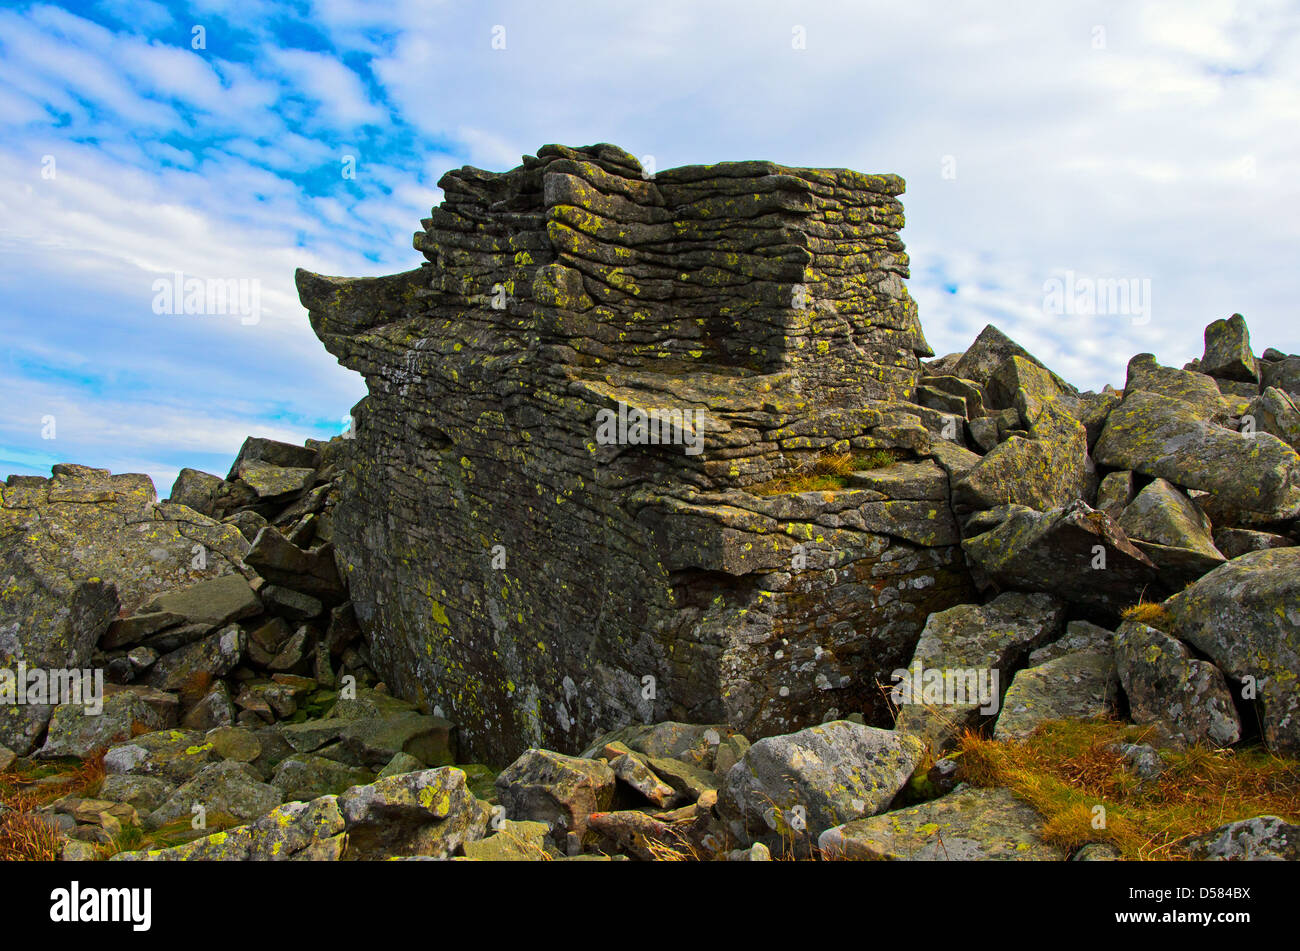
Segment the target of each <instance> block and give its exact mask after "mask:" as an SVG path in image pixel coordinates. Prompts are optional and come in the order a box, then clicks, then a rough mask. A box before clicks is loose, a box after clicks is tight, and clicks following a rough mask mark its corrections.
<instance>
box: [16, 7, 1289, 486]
mask: <svg viewBox="0 0 1300 951" xmlns="http://www.w3.org/2000/svg"><path fill="white" fill-rule="evenodd" d="M196 37H201V38H202V41H203V42H202V44H201V45H200V44H197V43H196ZM502 39H504V48H495V47H500V46H501V45H502V43H501V40H502ZM494 40H496V41H497V42H496V43H495V44H494ZM196 46H197V47H199V48H196ZM600 141H608V142H614V143H617V144H619V145H621V146H623V147H624V148H627V149H628V150H629V151H631V152H633V153H634V154H636V155H639V156H652V157H653V161H654V163H655V165H656V167H658V168H661V169H662V168H668V167H671V166H674V165H682V164H693V163H703V162H716V161H724V160H730V159H746V158H765V159H771V160H774V161H777V162H781V163H784V164H788V165H810V166H837V167H849V168H855V169H859V170H862V171H867V172H886V171H888V172H896V173H898V174H901V175H903V176H904V177H905V178H906V179H907V182H908V189H907V193H906V194H905V195H904V196H903V201H904V205H905V208H906V211H907V220H908V224H907V228H906V229H905V231H904V232H903V237H904V239H905V240H906V242H907V244H908V250H909V252H910V254H911V258H912V280H911V282H910V287H911V291H912V293H913V295H914V296H915V297H916V298H917V301H918V303H919V306H920V311H921V319H922V323H923V325H924V327H925V330H926V333H927V335H928V337H929V340H930V343H931V344H932V345H933V347H934V348H935V350H936V351H938V352H939V353H944V352H949V351H953V350H959V349H963V348H964V347H965V346H967V345H968V344H969V342H970V341H971V339H972V338H973V337H974V336H975V334H977V333H978V332H979V330H980V328H981V327H982V326H983V325H984V324H986V323H989V322H992V323H996V324H998V325H999V326H1000V327H1002V328H1003V329H1004V330H1006V331H1007V332H1008V333H1010V334H1011V335H1012V336H1013V337H1015V338H1017V339H1018V340H1020V341H1021V342H1022V343H1023V344H1024V345H1025V346H1027V347H1029V349H1030V350H1032V351H1033V352H1035V353H1036V354H1038V355H1039V356H1040V357H1041V358H1042V359H1043V360H1044V361H1045V362H1047V363H1048V364H1049V365H1050V366H1052V367H1053V368H1054V369H1056V370H1057V371H1058V372H1060V373H1061V374H1062V375H1064V376H1065V377H1067V378H1068V379H1070V380H1071V381H1073V382H1075V383H1076V384H1078V385H1080V386H1083V387H1092V388H1097V387H1100V386H1101V385H1102V384H1104V383H1107V382H1112V383H1115V384H1117V385H1120V384H1122V383H1123V372H1124V364H1125V363H1126V361H1127V359H1128V357H1129V356H1130V355H1132V354H1134V353H1138V352H1143V351H1150V352H1154V353H1155V354H1156V355H1157V356H1158V357H1159V358H1160V359H1161V360H1162V361H1164V362H1167V363H1172V364H1175V365H1181V364H1182V363H1184V362H1185V361H1186V360H1188V359H1190V358H1191V357H1193V356H1197V355H1199V353H1200V351H1201V346H1202V342H1201V331H1202V328H1203V327H1204V325H1205V324H1206V323H1208V322H1209V321H1211V320H1213V319H1215V318H1217V317H1222V316H1227V315H1228V314H1231V313H1233V312H1234V311H1239V312H1241V313H1243V314H1244V315H1245V316H1246V318H1247V320H1248V321H1249V322H1250V325H1251V328H1252V333H1253V337H1254V341H1255V347H1256V350H1257V352H1258V351H1260V350H1263V349H1264V348H1265V347H1267V346H1274V347H1277V348H1279V349H1281V350H1285V351H1287V352H1295V351H1300V312H1298V307H1297V303H1296V297H1297V295H1296V265H1295V261H1296V257H1297V249H1298V248H1300V240H1298V239H1300V12H1298V11H1297V6H1296V4H1294V3H1270V2H1266V0H1265V2H1255V3H1235V2H1229V0H1224V2H1190V0H1189V2H1177V3H1142V2H1126V3H1052V4H1043V3H1031V2H1010V3H1000V4H997V5H994V6H991V7H989V6H987V5H974V4H960V5H959V4H953V3H950V2H938V0H934V2H926V0H923V2H916V3H907V4H899V3H871V2H865V3H847V2H846V3H829V2H822V3H818V2H815V0H814V2H807V0H804V2H792V0H743V2H732V0H709V2H708V3H699V2H695V0H680V2H679V0H660V2H656V3H653V4H611V3H608V2H605V0H602V2H595V3H586V2H565V3H545V2H539V0H529V2H525V3H490V2H483V3H480V2H474V3H470V2H460V3H436V2H421V3H415V2H406V0H395V2H389V3H383V4H378V3H360V2H352V0H321V2H314V0H303V2H297V3H283V4H273V3H263V2H260V0H238V2H225V0H197V2H193V3H172V4H161V3H153V2H148V0H145V2H135V0H133V2H127V0H101V2H87V3H68V4H62V5H54V4H41V3H31V4H26V3H18V4H9V5H8V6H7V7H6V8H5V9H3V10H0V333H2V334H3V339H4V343H5V347H4V351H3V353H4V357H3V361H4V362H3V372H2V373H0V400H2V401H3V405H4V406H5V408H6V412H4V413H3V414H0V474H5V473H9V472H17V473H31V474H44V473H47V472H48V470H49V467H50V466H51V465H52V464H53V463H55V462H61V461H70V462H80V463H84V464H89V465H96V466H102V467H106V468H110V469H112V470H113V471H115V472H125V471H135V472H147V473H149V474H150V475H151V476H153V478H154V480H155V483H156V484H157V485H158V487H159V493H160V495H163V496H165V495H166V494H167V490H168V488H169V487H170V484H171V481H172V479H173V478H174V476H175V473H176V471H177V470H178V469H179V468H181V467H182V466H194V467H197V468H202V469H206V470H209V471H214V472H218V473H224V472H225V470H226V468H227V467H228V466H229V462H230V460H231V458H232V457H233V455H234V453H235V452H236V450H237V449H238V446H239V444H240V442H241V441H242V440H243V438H244V436H246V435H249V434H256V435H266V436H273V437H277V438H283V439H289V440H291V441H295V442H300V441H301V440H302V439H304V438H306V437H308V436H314V437H327V436H330V435H332V434H334V433H337V432H338V431H339V430H340V427H341V419H342V417H344V415H345V414H346V413H347V410H348V408H349V407H350V406H351V405H352V404H353V403H355V402H356V401H357V400H358V399H359V398H360V397H361V396H363V395H364V392H365V391H364V386H363V384H362V382H361V380H360V379H359V377H357V376H356V375H355V374H353V373H350V372H348V371H345V370H343V369H341V368H339V367H338V366H337V364H335V362H334V360H333V359H332V358H331V357H330V356H329V355H328V354H326V353H325V351H324V349H323V348H322V347H321V346H320V344H319V343H318V342H317V341H316V339H315V337H314V336H313V335H312V333H311V330H310V328H309V327H308V325H307V319H306V314H305V313H304V312H303V310H302V308H301V306H300V305H299V304H298V302H297V298H296V295H295V293H294V290H293V271H294V268H295V267H297V266H300V265H301V266H304V267H307V268H310V269H312V270H315V271H320V272H323V273H328V274H346V275H362V274H384V273H391V272H393V271H397V270H405V269H407V268H410V267H413V266H415V265H416V264H418V263H419V261H420V257H419V255H418V254H417V253H416V252H415V251H413V250H412V249H411V232H412V231H414V230H415V229H416V228H418V227H419V219H420V218H421V217H423V216H425V215H427V214H428V210H429V208H430V207H431V206H432V205H435V204H437V202H438V201H439V200H440V197H441V196H440V193H439V191H438V189H437V187H436V183H437V180H438V178H439V177H440V176H441V174H442V173H443V172H445V171H446V170H448V169H450V168H455V167H459V166H461V165H464V164H467V163H468V164H472V165H477V166H480V167H483V168H490V169H506V168H510V167H512V166H514V165H517V164H518V163H519V159H520V156H521V155H523V154H525V153H532V152H535V151H536V149H537V148H538V147H539V146H541V145H543V144H545V143H548V142H560V143H565V144H570V145H583V144H589V143H592V142H600ZM348 156H351V157H352V163H351V165H352V168H353V169H354V171H355V174H354V175H352V176H348V175H345V174H344V169H345V160H346V157H348ZM51 173H52V174H51ZM176 272H180V273H182V274H183V275H185V276H186V277H193V278H198V279H201V280H208V279H214V280H227V279H233V280H239V281H244V282H249V283H251V282H256V286H257V287H258V288H259V290H260V312H259V315H260V319H259V320H258V321H257V322H256V323H250V322H245V321H241V319H240V318H239V317H238V316H234V315H216V316H211V315H188V316H186V315H181V316H171V315H166V314H162V315H160V314H158V313H155V311H154V307H153V303H154V298H155V291H154V282H155V281H156V280H158V279H160V278H161V279H170V278H171V275H173V274H175V273H176ZM1066 272H1071V273H1073V274H1074V275H1075V276H1076V278H1077V279H1078V280H1081V281H1083V282H1087V281H1089V280H1094V279H1096V280H1123V281H1126V282H1130V281H1131V282H1137V283H1136V284H1135V285H1134V286H1135V287H1139V288H1143V289H1145V290H1146V292H1147V293H1149V304H1150V308H1149V313H1144V314H1143V315H1142V317H1141V318H1138V317H1136V316H1135V315H1134V313H1131V312H1130V313H1101V314H1095V315H1086V314H1085V315H1080V314H1062V313H1059V312H1056V311H1054V310H1053V309H1052V308H1051V307H1046V306H1045V303H1044V302H1045V282H1047V281H1050V280H1051V279H1052V278H1054V277H1061V276H1063V275H1065V274H1066ZM1144 299H1145V298H1144ZM51 419H52V421H53V429H52V430H51V428H50V425H49V423H50V421H51ZM49 435H53V437H54V438H44V437H46V436H49Z"/></svg>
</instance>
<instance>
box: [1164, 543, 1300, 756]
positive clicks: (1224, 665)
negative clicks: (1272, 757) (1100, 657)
mask: <svg viewBox="0 0 1300 951" xmlns="http://www.w3.org/2000/svg"><path fill="white" fill-rule="evenodd" d="M1165 607H1166V609H1167V610H1168V613H1169V617H1170V619H1171V621H1170V627H1169V631H1170V633H1171V634H1173V635H1174V636H1176V637H1178V638H1179V639H1180V640H1184V641H1186V642H1187V643H1188V644H1190V645H1192V646H1193V647H1195V648H1196V649H1197V650H1198V651H1200V652H1201V653H1202V654H1204V655H1205V656H1206V657H1208V658H1209V659H1210V660H1211V661H1213V662H1214V663H1215V664H1216V665H1217V666H1218V667H1219V669H1220V670H1222V671H1223V673H1224V674H1226V675H1227V676H1229V677H1231V678H1233V679H1234V680H1239V681H1240V680H1243V679H1244V678H1247V677H1250V678H1253V683H1254V685H1255V692H1256V694H1257V697H1258V701H1257V702H1258V704H1259V708H1260V720H1261V722H1262V724H1263V733H1264V740H1265V742H1266V743H1267V744H1268V747H1269V749H1271V750H1273V751H1274V752H1276V753H1279V754H1282V755H1295V754H1297V753H1300V691H1298V690H1296V682H1297V679H1300V548H1273V549H1268V550H1266V551H1256V552H1251V553H1249V554H1246V555H1242V556H1241V557H1240V558H1234V559H1233V560H1232V561H1230V562H1228V563H1227V564H1225V565H1222V566H1220V567H1218V568H1216V569H1214V571H1211V572H1210V573H1209V574H1208V575H1206V576H1205V577H1203V578H1202V579H1201V580H1200V581H1197V582H1196V583H1195V584H1193V585H1192V586H1191V587H1189V588H1187V589H1186V590H1184V591H1182V592H1181V593H1179V594H1177V595H1175V596H1174V597H1172V598H1170V599H1169V600H1168V601H1167V602H1165Z"/></svg>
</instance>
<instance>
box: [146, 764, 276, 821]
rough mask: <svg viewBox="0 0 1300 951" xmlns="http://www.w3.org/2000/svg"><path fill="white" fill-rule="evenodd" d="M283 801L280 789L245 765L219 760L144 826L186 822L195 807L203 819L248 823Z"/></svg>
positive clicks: (194, 778)
mask: <svg viewBox="0 0 1300 951" xmlns="http://www.w3.org/2000/svg"><path fill="white" fill-rule="evenodd" d="M282 798H283V797H282V796H281V794H280V790H279V789H277V788H276V787H274V786H271V785H268V784H267V783H264V782H262V777H261V776H259V775H258V774H257V772H256V771H255V770H254V769H253V768H252V767H251V766H249V765H248V764H247V763H238V762H235V761H233V760H221V761H219V762H215V763H210V764H208V765H207V766H205V767H203V769H201V770H199V771H198V772H197V773H196V774H195V775H194V776H193V777H192V778H191V779H189V780H187V781H186V782H185V783H184V784H182V785H181V786H180V787H179V788H178V789H177V790H176V791H175V792H174V793H172V794H171V795H170V796H169V797H168V798H167V799H166V801H165V802H163V804H162V805H160V806H159V807H158V808H157V809H155V810H154V811H153V812H151V813H150V814H149V817H148V819H147V820H146V825H148V826H150V827H151V828H155V829H156V828H158V827H159V826H162V825H166V824H167V823H169V822H173V821H175V820H177V819H188V818H190V817H191V815H192V814H193V810H194V807H195V806H196V805H197V806H201V807H202V808H203V810H204V814H205V817H206V816H207V815H212V816H217V815H226V816H233V817H234V818H235V819H238V820H240V821H242V822H250V821H252V820H253V819H257V818H258V817H260V816H264V815H266V814H267V813H268V812H270V811H271V810H272V809H274V808H275V807H276V806H278V805H279V804H280V802H281V801H282Z"/></svg>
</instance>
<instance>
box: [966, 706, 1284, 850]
mask: <svg viewBox="0 0 1300 951" xmlns="http://www.w3.org/2000/svg"><path fill="white" fill-rule="evenodd" d="M1144 734H1145V730H1144V728H1142V727H1136V726H1132V725H1129V724H1123V723H1115V722H1110V721H1090V722H1083V721H1058V722H1055V723H1049V724H1045V725H1044V726H1043V727H1042V728H1040V729H1039V730H1038V731H1037V732H1036V733H1035V734H1034V735H1033V736H1030V737H1029V738H1028V739H1026V740H1024V741H1021V742H995V741H993V740H990V739H987V738H985V737H982V736H979V735H978V734H975V733H967V734H965V735H964V736H963V738H962V741H961V746H960V749H961V759H960V766H959V770H958V777H959V778H960V779H962V780H964V781H966V782H969V783H972V784H974V785H977V786H1004V787H1007V788H1009V789H1011V790H1012V791H1013V792H1015V793H1017V794H1019V795H1020V796H1021V797H1022V798H1024V799H1025V800H1026V801H1027V802H1028V803H1029V804H1030V805H1032V806H1033V807H1034V808H1035V809H1037V810H1038V812H1039V813H1041V814H1042V815H1043V816H1044V818H1045V819H1046V826H1045V838H1046V839H1047V840H1048V841H1050V842H1054V843H1056V844H1058V845H1061V846H1063V847H1065V848H1069V849H1075V848H1078V847H1080V846H1082V845H1084V844H1086V843H1088V842H1107V843H1110V844H1111V845H1114V846H1115V847H1116V848H1118V849H1119V850H1120V852H1121V854H1122V855H1123V857H1124V858H1125V859H1185V858H1187V857H1188V854H1187V850H1186V843H1187V841H1188V840H1189V839H1191V838H1192V837H1194V836H1197V835H1200V834H1202V833H1205V832H1209V831H1210V830H1212V829H1215V828H1217V827H1218V826H1221V825H1223V824H1224V823H1228V822H1235V821H1237V820H1240V819H1249V818H1253V817H1254V816H1259V815H1276V816H1280V817H1282V818H1283V819H1285V820H1286V821H1288V822H1297V821H1300V762H1297V761H1295V760H1288V759H1283V758H1281V757H1277V756H1274V755H1272V754H1270V753H1268V752H1267V751H1265V750H1262V749H1259V748H1245V749H1239V750H1235V751H1234V750H1214V749H1207V748H1204V747H1193V748H1191V749H1188V750H1186V751H1162V752H1161V759H1162V760H1163V762H1164V767H1165V769H1164V773H1163V774H1162V775H1161V776H1160V777H1159V778H1158V779H1156V780H1154V781H1147V782H1144V781H1142V780H1141V779H1139V778H1138V777H1137V776H1136V775H1134V774H1133V772H1132V771H1131V770H1130V769H1129V768H1128V764H1127V762H1126V761H1125V759H1124V757H1123V756H1122V755H1121V754H1120V753H1119V752H1118V751H1117V750H1115V749H1112V748H1110V747H1111V746H1112V745H1113V744H1117V743H1125V742H1127V743H1140V742H1142V740H1143V736H1144ZM1097 806H1102V807H1103V808H1104V809H1105V824H1104V827H1102V828H1094V821H1095V817H1096V816H1097V813H1096V812H1095V807H1097Z"/></svg>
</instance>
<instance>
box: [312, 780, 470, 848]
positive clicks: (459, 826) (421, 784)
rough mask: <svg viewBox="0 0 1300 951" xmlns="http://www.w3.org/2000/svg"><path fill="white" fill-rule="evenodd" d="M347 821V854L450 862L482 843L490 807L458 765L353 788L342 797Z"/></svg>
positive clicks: (339, 799) (339, 801)
mask: <svg viewBox="0 0 1300 951" xmlns="http://www.w3.org/2000/svg"><path fill="white" fill-rule="evenodd" d="M338 803H339V810H340V811H341V812H342V814H343V819H344V821H345V822H346V823H347V831H348V855H349V856H350V857H353V858H358V859H368V858H386V857H388V856H393V855H419V856H429V857H431V858H443V859H445V858H450V857H451V856H452V855H454V854H455V853H456V852H457V851H459V850H460V849H461V848H462V847H463V846H464V845H465V844H466V843H467V842H472V841H474V840H476V839H481V838H482V837H483V835H484V834H485V832H486V831H487V827H488V818H489V816H490V814H491V809H490V808H489V807H488V806H487V804H486V803H482V802H479V801H478V800H477V799H475V798H474V795H473V793H471V792H470V791H469V787H468V786H467V784H466V781H465V773H464V772H463V771H461V770H459V769H456V768H455V767H454V766H444V767H442V768H440V769H428V770H423V771H421V772H418V773H402V774H401V775H398V776H389V777H387V778H385V779H380V780H377V781H376V782H374V783H372V784H370V785H367V786H354V787H352V788H351V789H349V790H347V791H346V792H344V793H342V794H341V795H340V796H339V797H338Z"/></svg>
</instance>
